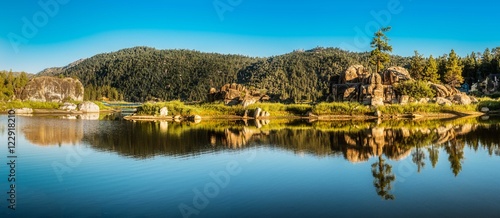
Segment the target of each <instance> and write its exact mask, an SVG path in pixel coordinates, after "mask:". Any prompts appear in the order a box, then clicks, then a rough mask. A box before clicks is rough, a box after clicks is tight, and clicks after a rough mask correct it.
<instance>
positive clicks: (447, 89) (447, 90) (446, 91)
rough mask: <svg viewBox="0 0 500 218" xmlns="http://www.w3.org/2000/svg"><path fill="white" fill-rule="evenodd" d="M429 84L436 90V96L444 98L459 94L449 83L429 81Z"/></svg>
mask: <svg viewBox="0 0 500 218" xmlns="http://www.w3.org/2000/svg"><path fill="white" fill-rule="evenodd" d="M430 86H431V88H432V89H434V90H435V91H436V97H442V98H446V97H450V96H454V95H456V94H460V91H459V90H458V89H456V88H453V87H451V86H449V85H441V84H435V83H431V84H430Z"/></svg>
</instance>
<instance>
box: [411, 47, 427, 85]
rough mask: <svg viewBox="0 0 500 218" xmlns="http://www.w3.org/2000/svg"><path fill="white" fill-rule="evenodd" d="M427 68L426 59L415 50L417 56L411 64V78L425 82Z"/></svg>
mask: <svg viewBox="0 0 500 218" xmlns="http://www.w3.org/2000/svg"><path fill="white" fill-rule="evenodd" d="M425 67H426V66H425V63H424V58H423V57H422V55H421V54H419V53H418V51H416V50H415V55H414V56H413V58H412V59H411V62H410V69H409V72H410V75H411V77H412V78H413V79H416V80H425V79H426V76H425V74H424V73H425Z"/></svg>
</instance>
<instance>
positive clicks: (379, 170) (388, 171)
mask: <svg viewBox="0 0 500 218" xmlns="http://www.w3.org/2000/svg"><path fill="white" fill-rule="evenodd" d="M372 175H373V178H374V179H373V185H374V186H375V189H376V191H377V194H378V195H379V196H380V197H382V198H383V199H384V200H393V199H394V195H392V194H391V193H390V191H391V189H392V182H394V181H395V180H396V176H395V175H394V173H392V166H391V165H390V164H387V163H385V160H384V159H383V158H382V155H380V156H378V161H377V162H375V163H373V164H372Z"/></svg>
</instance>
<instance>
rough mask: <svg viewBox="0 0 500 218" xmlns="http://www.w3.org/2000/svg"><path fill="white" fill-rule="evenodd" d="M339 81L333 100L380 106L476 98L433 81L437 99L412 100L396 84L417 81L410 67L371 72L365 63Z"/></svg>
mask: <svg viewBox="0 0 500 218" xmlns="http://www.w3.org/2000/svg"><path fill="white" fill-rule="evenodd" d="M335 80H336V81H335ZM335 80H334V81H333V84H332V85H331V86H330V99H331V100H333V101H337V102H342V101H351V102H359V103H362V104H364V105H372V106H379V105H384V104H406V103H410V102H421V103H426V102H430V101H433V102H438V101H443V100H446V102H445V103H443V104H448V103H450V104H451V103H457V104H470V103H471V102H473V101H474V99H471V98H469V97H468V96H467V95H466V94H463V93H461V92H460V91H459V90H458V89H456V88H453V87H451V86H448V85H441V84H435V83H429V85H430V87H431V88H432V89H434V90H435V92H436V98H434V99H412V98H410V97H409V96H406V95H402V94H401V93H398V92H397V91H396V90H395V86H396V85H397V84H398V83H402V82H405V81H413V79H412V78H411V76H410V73H409V72H408V70H406V69H405V68H402V67H390V68H387V69H386V70H384V71H383V72H382V73H370V72H369V71H368V69H367V68H365V67H364V66H362V65H354V66H351V67H349V68H348V69H347V70H346V71H345V72H344V73H343V74H342V75H340V77H338V78H336V79H335ZM438 103H439V102H438Z"/></svg>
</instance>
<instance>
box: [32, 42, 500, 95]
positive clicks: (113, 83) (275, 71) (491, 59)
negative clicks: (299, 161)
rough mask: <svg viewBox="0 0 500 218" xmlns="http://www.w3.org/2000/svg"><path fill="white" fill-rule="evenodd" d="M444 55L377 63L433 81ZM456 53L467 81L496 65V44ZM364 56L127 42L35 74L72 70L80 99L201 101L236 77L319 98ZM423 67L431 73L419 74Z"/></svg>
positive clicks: (268, 89) (440, 76)
mask: <svg viewBox="0 0 500 218" xmlns="http://www.w3.org/2000/svg"><path fill="white" fill-rule="evenodd" d="M452 54H453V52H452ZM453 55H454V54H453ZM447 58H448V55H447V54H445V55H443V56H441V57H437V58H435V59H434V58H431V60H430V59H429V58H425V57H422V55H420V54H418V53H416V55H415V56H414V57H400V56H394V55H392V56H390V59H389V60H390V62H389V63H387V64H385V66H386V67H390V66H402V67H406V68H408V69H409V70H410V72H411V73H412V75H413V76H417V79H418V78H419V77H422V78H421V79H422V80H429V78H435V79H431V80H436V81H435V82H440V81H446V75H445V74H446V72H447V71H449V70H448V68H450V66H447ZM457 58H458V60H456V61H455V62H456V63H454V64H455V65H457V67H455V68H454V69H458V70H460V71H461V72H462V75H463V77H464V79H465V82H467V83H469V85H470V83H472V82H477V81H478V80H480V79H482V78H485V76H486V75H489V74H493V73H498V72H500V66H498V63H499V60H500V49H493V51H492V52H490V50H486V51H485V53H484V54H481V53H472V54H471V55H468V56H467V57H465V58H460V57H457ZM369 61H370V53H369V52H364V53H355V52H348V51H343V50H340V49H337V48H321V47H318V48H315V49H312V50H307V51H294V52H291V53H288V54H284V55H279V56H273V57H269V58H252V57H246V56H241V55H223V54H217V53H202V52H198V51H191V50H157V49H154V48H148V47H134V48H129V49H123V50H120V51H117V52H112V53H104V54H99V55H96V56H93V57H91V58H88V59H83V60H79V61H77V62H75V63H72V64H70V65H68V66H66V67H63V68H50V69H47V70H45V71H43V72H41V73H40V74H39V75H50V76H66V77H76V78H78V79H80V80H81V82H82V83H83V84H84V86H85V88H86V99H92V100H94V99H100V98H101V97H108V98H110V99H121V98H123V99H124V100H127V101H146V100H151V99H159V100H182V101H187V102H197V101H205V100H206V96H207V93H208V90H209V89H210V88H211V87H215V88H220V87H221V86H222V85H224V84H227V83H241V84H244V85H246V86H247V87H253V88H257V89H261V90H262V91H263V92H265V93H266V94H268V95H269V96H271V98H272V99H273V100H276V101H283V102H300V101H318V100H324V99H326V97H327V96H328V86H329V85H330V83H331V82H332V81H335V80H336V76H338V75H340V74H341V73H342V72H344V71H345V70H346V69H347V68H348V67H349V66H351V65H354V64H362V65H364V66H366V67H369V69H370V70H371V71H374V66H373V65H370V64H369ZM448 65H449V64H448ZM431 68H433V69H434V70H432V69H431ZM436 68H437V69H436ZM429 72H431V73H432V72H433V73H435V74H437V75H436V76H434V77H429V76H426V73H429ZM418 75H422V76H418ZM428 77H429V78H428ZM459 82H460V81H459Z"/></svg>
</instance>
